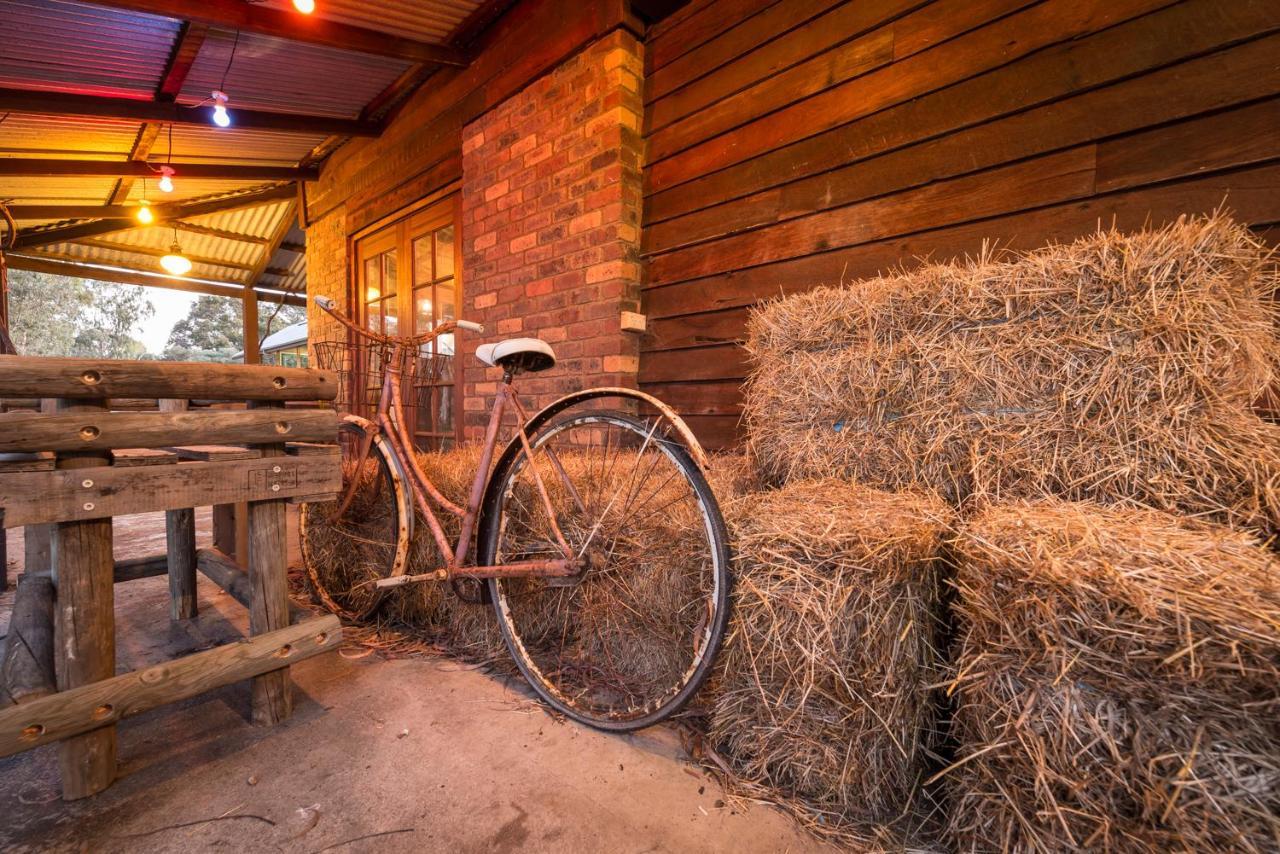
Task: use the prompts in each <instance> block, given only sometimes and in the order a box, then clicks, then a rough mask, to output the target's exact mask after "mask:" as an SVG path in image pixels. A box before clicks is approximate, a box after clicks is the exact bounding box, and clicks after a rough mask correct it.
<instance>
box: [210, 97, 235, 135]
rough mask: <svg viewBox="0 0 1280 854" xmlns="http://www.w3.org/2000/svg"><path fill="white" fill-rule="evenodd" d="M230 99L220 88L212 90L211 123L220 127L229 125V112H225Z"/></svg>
mask: <svg viewBox="0 0 1280 854" xmlns="http://www.w3.org/2000/svg"><path fill="white" fill-rule="evenodd" d="M230 100H231V99H230V98H228V97H227V93H226V92H223V91H222V90H221V89H214V90H213V123H214V124H215V125H217V126H218V127H220V128H228V127H231V114H230V113H228V112H227V102H228V101H230Z"/></svg>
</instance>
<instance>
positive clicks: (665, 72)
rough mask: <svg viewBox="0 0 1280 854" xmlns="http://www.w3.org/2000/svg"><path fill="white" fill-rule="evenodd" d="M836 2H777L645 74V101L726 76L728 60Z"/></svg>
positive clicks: (838, 0) (768, 41)
mask: <svg viewBox="0 0 1280 854" xmlns="http://www.w3.org/2000/svg"><path fill="white" fill-rule="evenodd" d="M890 2H893V0H890ZM837 5H842V4H841V0H794V2H790V3H775V4H774V5H773V6H771V7H769V8H768V9H766V10H765V11H764V12H762V13H760V14H759V15H755V16H754V17H752V18H749V19H747V20H746V21H744V22H742V23H741V24H739V25H737V26H736V27H733V28H732V29H730V30H728V31H726V32H724V33H721V34H720V35H718V36H716V37H715V38H714V39H711V40H710V41H708V42H706V43H705V44H703V45H701V46H700V47H698V48H696V49H695V50H692V51H690V52H689V53H686V54H685V55H684V56H682V57H680V58H679V59H676V60H674V61H672V62H670V63H668V64H667V65H665V66H664V67H662V68H659V69H657V70H655V71H653V72H652V73H650V74H649V75H648V76H647V77H646V78H645V85H644V89H645V91H644V96H645V100H646V102H652V101H655V100H657V99H659V98H662V97H664V96H666V95H669V94H671V93H672V92H674V91H676V90H678V89H686V90H687V89H688V88H691V87H690V84H691V83H692V82H694V81H700V80H707V79H716V78H723V77H725V76H726V75H725V73H724V71H723V68H724V66H726V65H727V64H728V63H731V62H733V61H734V60H737V59H739V57H742V56H743V55H744V54H747V55H750V54H751V53H756V52H757V51H754V50H753V49H754V48H756V47H758V46H759V45H761V44H767V45H768V46H770V47H772V45H773V44H774V43H775V42H776V41H779V40H781V38H782V37H783V36H784V35H786V34H789V33H792V32H794V31H795V28H796V27H801V26H804V24H805V23H806V22H807V21H809V20H810V19H812V18H814V17H816V16H818V15H821V14H822V13H823V12H826V11H827V10H828V9H830V8H831V7H832V6H837ZM650 38H651V39H652V38H653V36H652V35H651V36H650ZM773 65H774V67H776V68H781V67H785V65H786V63H785V60H775V61H774V63H773ZM757 79H758V78H757Z"/></svg>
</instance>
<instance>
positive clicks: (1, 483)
mask: <svg viewBox="0 0 1280 854" xmlns="http://www.w3.org/2000/svg"><path fill="white" fill-rule="evenodd" d="M336 393H337V382H336V377H335V376H334V375H333V374H331V373H328V372H325V371H317V370H309V369H305V368H277V367H271V366H241V365H209V364H185V363H165V362H116V361H98V360H88V359H46V358H36V357H23V356H0V399H14V398H19V399H27V400H31V399H37V398H38V399H39V400H40V404H39V408H38V410H37V409H32V408H26V409H23V410H17V411H5V412H0V528H5V529H7V528H14V527H20V526H21V527H24V528H25V529H26V533H27V538H28V549H27V552H28V564H27V568H26V571H25V572H24V574H23V575H22V576H21V577H20V578H19V583H18V585H17V590H16V593H15V599H14V607H13V614H12V617H11V621H10V627H9V632H8V635H7V637H6V643H5V646H4V650H3V654H2V655H0V757H3V756H8V755H10V754H13V753H17V752H20V751H23V750H28V749H31V748H33V747H38V746H40V745H42V744H47V743H51V742H59V751H60V764H61V771H62V785H63V797H65V798H67V799H73V798H80V797H85V796H88V795H92V794H94V793H96V792H99V791H101V790H102V789H104V788H106V787H107V786H109V785H110V784H111V782H112V781H113V780H114V778H115V774H116V732H115V725H116V723H117V722H118V721H119V720H120V719H122V718H124V717H128V716H130V715H135V714H139V713H141V712H144V711H147V710H148V709H152V708H155V707H156V706H160V705H164V704H167V703H173V702H177V701H179V700H183V699H186V698H188V697H191V696H194V695H196V694H199V693H202V692H204V691H208V690H210V689H212V688H216V687H219V686H222V685H226V684H229V683H231V682H236V681H240V680H243V679H252V683H251V708H252V719H253V721H254V722H255V723H259V724H273V723H277V722H279V721H281V720H283V719H285V718H286V717H288V716H289V714H290V713H291V711H292V694H291V683H290V681H289V676H288V666H289V664H291V663H293V662H296V661H299V660H301V659H303V658H307V657H309V656H312V655H316V654H318V653H320V652H323V651H325V650H328V649H332V648H334V647H336V646H337V645H338V643H339V642H340V640H341V626H340V624H339V622H338V620H337V618H336V617H334V616H332V615H325V616H312V615H311V614H310V613H309V612H305V611H302V610H301V609H297V608H294V607H293V606H292V604H291V603H290V601H289V596H288V581H287V578H286V568H287V567H286V564H287V557H286V555H287V547H286V534H285V530H286V512H287V504H288V502H290V501H291V500H299V499H303V498H317V497H322V496H331V495H333V494H334V493H336V492H337V490H338V489H339V488H340V484H341V475H340V472H339V464H338V456H337V448H336V445H334V444H333V443H335V442H336V440H337V432H338V415H337V413H335V412H334V410H333V409H331V408H325V407H323V406H316V402H317V401H331V400H333V398H334V397H335V395H336ZM114 399H127V400H129V401H130V402H131V404H130V406H129V409H128V410H127V411H119V410H115V411H113V410H114V409H115V408H114V407H113V406H112V401H113V400H114ZM139 399H142V400H146V399H150V400H158V401H159V403H160V405H159V407H158V411H138V409H137V407H135V406H133V404H132V402H133V401H136V400H139ZM192 399H200V400H224V401H242V402H246V403H247V408H244V409H228V408H214V407H207V408H201V409H189V408H188V406H187V402H188V401H189V400H192ZM299 402H309V403H310V404H311V406H310V407H309V408H304V407H302V406H299V405H297V404H298V403H299ZM286 404H289V405H288V406H286ZM208 505H215V506H219V507H222V508H228V507H232V506H236V505H239V506H241V507H244V508H245V513H244V517H245V524H246V526H247V536H246V540H247V546H246V548H245V550H244V551H245V554H242V555H239V557H240V558H241V562H237V561H236V560H235V559H234V558H233V556H231V555H229V554H227V553H225V552H224V551H223V550H221V549H219V548H217V547H216V545H217V543H215V548H212V549H197V548H196V539H195V514H194V508H195V507H200V506H208ZM161 510H162V511H164V512H165V521H166V540H167V549H166V553H165V554H162V555H152V556H140V557H135V558H130V559H128V560H123V561H119V562H117V561H115V560H114V559H113V557H112V517H114V516H124V515H128V514H133V513H145V512H152V511H161ZM42 550H43V551H42ZM33 555H34V560H33ZM42 561H43V563H42ZM242 564H243V565H242ZM197 572H203V573H204V574H205V575H206V576H207V577H209V578H210V579H212V580H213V581H214V582H215V583H217V584H218V585H219V586H220V587H222V588H223V589H224V590H226V591H227V592H228V593H229V594H230V595H231V596H232V597H233V598H235V599H236V600H237V601H239V602H240V603H241V604H243V605H244V606H245V607H246V608H248V610H249V629H250V633H249V637H247V638H245V639H244V640H242V641H240V642H237V643H231V644H227V645H224V646H220V647H215V648H213V649H208V650H204V651H202V652H198V653H195V654H193V655H188V656H185V657H183V658H179V659H175V660H172V661H169V662H165V663H163V664H158V665H155V666H152V667H147V668H144V669H142V670H138V671H134V672H132V673H124V674H119V675H117V674H116V673H115V622H114V602H113V599H114V593H113V586H114V584H116V583H120V582H124V581H129V580H133V579H137V578H144V577H147V576H153V575H161V574H167V575H168V579H169V592H170V617H171V618H172V619H173V620H188V619H192V618H194V617H195V616H196V573H197Z"/></svg>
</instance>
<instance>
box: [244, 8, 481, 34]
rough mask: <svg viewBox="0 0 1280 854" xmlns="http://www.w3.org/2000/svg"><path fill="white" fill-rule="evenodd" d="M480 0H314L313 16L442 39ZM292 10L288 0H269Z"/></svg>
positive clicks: (395, 32) (384, 30)
mask: <svg viewBox="0 0 1280 854" xmlns="http://www.w3.org/2000/svg"><path fill="white" fill-rule="evenodd" d="M480 2H481V0H316V11H315V12H313V13H312V14H313V15H314V17H317V18H323V19H324V20H327V21H339V22H341V23H344V24H352V25H354V26H357V27H364V28H365V29H369V30H377V31H378V32H382V33H391V34H392V35H397V36H401V37H403V38H409V39H415V40H417V41H423V42H436V43H438V42H442V41H444V40H445V38H446V37H448V36H449V35H450V34H451V33H452V32H453V31H454V30H455V29H457V27H458V24H460V23H462V21H463V20H464V19H465V18H466V17H467V16H468V15H470V14H471V13H472V12H474V11H475V10H476V8H477V7H479V6H480ZM265 5H267V6H272V7H274V8H276V9H285V10H292V8H293V4H292V2H291V0H268V2H267V3H266V4H265Z"/></svg>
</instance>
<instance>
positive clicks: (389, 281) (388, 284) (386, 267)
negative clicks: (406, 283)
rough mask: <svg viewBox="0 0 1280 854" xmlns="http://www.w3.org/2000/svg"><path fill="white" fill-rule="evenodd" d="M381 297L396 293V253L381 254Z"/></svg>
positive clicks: (393, 251) (392, 251)
mask: <svg viewBox="0 0 1280 854" xmlns="http://www.w3.org/2000/svg"><path fill="white" fill-rule="evenodd" d="M381 257H382V295H383V296H384V297H389V296H391V295H392V294H394V293H395V292H396V251H395V250H394V249H392V250H391V251H390V252H383V253H382V256H381Z"/></svg>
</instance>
